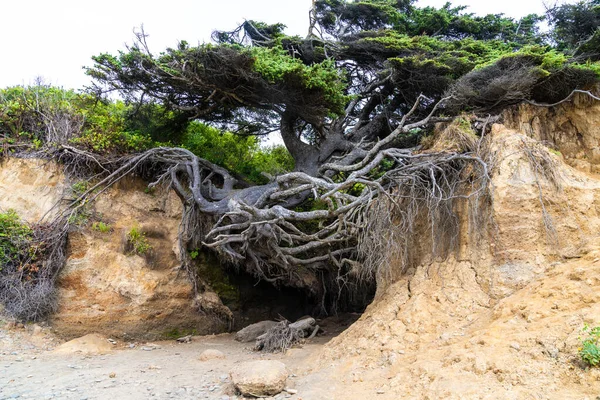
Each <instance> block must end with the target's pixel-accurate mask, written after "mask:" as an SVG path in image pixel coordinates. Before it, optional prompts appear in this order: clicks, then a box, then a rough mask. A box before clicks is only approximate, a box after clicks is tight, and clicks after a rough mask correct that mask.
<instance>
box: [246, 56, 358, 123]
mask: <svg viewBox="0 0 600 400" xmlns="http://www.w3.org/2000/svg"><path fill="white" fill-rule="evenodd" d="M249 51H250V54H251V56H252V58H253V60H254V63H253V64H252V69H253V70H254V71H255V72H257V73H258V74H260V75H261V76H262V77H263V78H264V79H265V80H266V81H267V82H269V83H270V84H285V85H298V86H300V88H302V89H304V90H315V91H318V92H321V93H323V98H324V100H325V102H326V103H327V104H328V105H329V108H330V110H331V112H332V113H334V114H335V113H342V112H343V110H344V105H345V104H346V102H347V101H348V98H347V97H346V96H345V94H344V89H345V87H346V85H345V82H344V80H343V77H342V75H341V74H340V72H339V71H338V70H337V68H336V66H335V64H334V63H333V62H332V61H331V60H325V61H322V62H320V63H316V64H312V65H305V64H304V63H303V62H302V60H300V59H298V58H294V57H291V56H290V55H289V53H288V52H287V51H285V50H284V49H283V48H282V47H281V46H275V47H271V48H266V47H251V48H250V50H249Z"/></svg>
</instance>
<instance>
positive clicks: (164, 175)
mask: <svg viewBox="0 0 600 400" xmlns="http://www.w3.org/2000/svg"><path fill="white" fill-rule="evenodd" d="M410 3H411V2H410V1H393V0H369V1H366V0H365V1H351V2H350V1H348V2H347V1H340V0H318V1H315V2H314V4H313V8H312V10H311V13H310V28H309V34H308V36H307V37H306V38H299V37H289V36H286V35H284V34H283V28H284V27H283V26H282V25H279V24H277V25H266V24H263V23H260V22H254V21H246V22H245V23H244V24H243V25H241V26H240V27H238V28H237V29H235V30H234V31H231V32H215V33H214V34H213V39H214V40H215V43H213V44H203V45H199V46H196V47H191V46H189V45H188V44H187V43H186V42H180V43H179V45H178V47H177V48H173V49H167V50H166V51H165V52H164V53H160V54H159V55H157V56H155V55H153V54H152V53H151V51H150V49H149V48H148V46H147V43H146V35H145V34H144V32H143V31H142V32H140V33H138V34H137V41H136V42H135V44H134V45H132V46H131V47H129V48H128V49H127V51H124V52H121V53H120V54H119V55H118V56H112V55H109V54H102V55H99V56H96V57H94V61H95V64H94V66H92V67H90V68H88V69H87V73H88V74H89V75H90V76H92V77H93V78H94V79H95V82H96V86H95V89H96V90H97V91H98V92H100V93H106V92H109V91H118V92H119V93H120V94H121V95H123V96H124V97H125V98H126V99H128V100H130V101H135V102H145V101H154V102H160V103H162V104H164V105H166V106H167V107H169V108H171V109H173V110H177V111H178V112H182V113H187V114H188V115H189V118H190V119H200V120H203V121H205V122H207V123H209V124H213V125H216V126H219V127H222V128H223V129H227V130H230V131H232V132H234V133H237V134H239V135H266V134H268V133H270V132H274V131H279V132H280V133H281V137H282V139H283V142H284V144H285V146H286V147H287V149H288V150H289V152H290V153H291V155H292V157H293V158H294V160H295V171H293V172H291V173H287V174H284V175H281V176H278V177H275V178H273V179H272V181H271V182H270V183H268V184H265V185H260V186H251V187H246V188H239V187H238V186H237V181H236V179H235V178H234V177H233V176H232V175H231V174H230V173H229V172H228V171H227V170H225V169H224V168H222V167H219V166H217V165H214V164H212V163H210V162H208V161H206V160H203V159H201V158H199V157H197V156H196V155H195V154H193V153H192V152H190V151H188V150H185V149H180V148H154V149H151V150H148V151H146V152H144V153H142V154H137V155H132V156H130V157H128V158H127V159H126V161H124V162H121V163H120V166H119V167H118V168H114V169H112V170H110V171H107V173H106V177H105V178H104V179H103V180H102V181H101V182H100V183H98V185H97V187H101V186H106V185H107V184H110V183H111V182H113V181H115V180H118V179H120V177H122V176H123V175H125V174H126V173H129V172H131V171H134V170H135V169H137V168H139V167H141V166H147V165H152V166H154V170H155V171H159V172H158V173H157V175H156V176H157V177H158V179H157V180H156V182H154V184H159V183H167V184H168V185H170V187H172V188H173V189H174V190H175V192H176V193H177V194H178V196H179V197H180V199H181V201H182V202H183V204H184V216H183V221H182V232H181V235H180V240H181V242H180V245H181V247H182V250H184V251H182V257H183V258H184V260H183V261H184V264H190V263H191V260H190V259H189V255H188V251H189V250H192V249H195V248H200V247H202V246H206V247H208V248H212V249H214V250H216V251H217V252H218V253H219V254H221V255H222V256H223V257H224V258H225V259H227V260H228V261H230V262H233V263H235V264H237V265H241V266H243V267H244V268H245V269H246V270H248V271H249V272H251V273H253V274H255V275H256V276H258V277H260V278H261V279H264V280H267V281H270V282H273V283H275V284H284V285H290V286H297V287H302V288H307V289H309V290H311V291H313V292H314V294H319V295H321V296H323V295H324V293H323V292H324V290H327V289H329V290H331V289H332V288H334V287H338V288H342V287H344V285H347V284H349V282H350V283H351V282H354V283H357V282H359V281H360V279H355V278H356V276H357V275H360V274H361V273H362V272H363V271H372V268H371V267H370V268H366V269H365V268H364V267H361V265H362V264H361V263H364V262H366V261H367V260H371V262H373V260H374V259H376V257H372V254H369V251H370V252H372V251H374V249H377V246H373V247H372V248H371V249H365V245H364V243H370V244H372V242H369V241H368V240H365V241H363V240H361V238H364V235H365V230H366V228H367V227H372V226H374V225H373V223H372V221H369V218H370V212H372V210H373V207H374V206H373V204H374V203H373V202H372V200H373V199H375V198H377V197H382V196H384V197H385V198H386V199H387V200H388V201H389V204H394V205H396V206H398V207H399V208H400V209H403V210H406V209H408V208H410V209H411V210H412V211H411V212H412V213H417V212H418V209H419V207H420V205H426V206H427V207H429V209H430V210H433V211H430V212H429V213H430V216H431V220H432V221H434V220H436V221H439V222H440V223H441V222H443V221H448V220H451V219H452V218H453V210H452V201H453V200H454V199H458V198H463V197H465V196H467V197H468V196H480V195H482V194H483V193H484V192H485V190H486V188H487V183H488V182H487V179H488V177H489V176H488V166H487V164H486V162H485V160H483V159H482V158H481V157H480V155H479V154H477V152H476V149H474V148H473V147H467V148H464V149H462V151H456V150H454V151H453V150H451V149H445V150H444V149H443V150H442V151H437V152H433V151H427V152H423V151H420V149H419V146H418V144H419V139H420V138H421V136H422V135H423V132H426V130H427V129H429V127H431V126H432V124H433V123H434V122H439V121H451V120H452V119H453V116H454V115H457V114H458V113H460V112H462V111H465V110H470V111H474V112H478V113H480V114H481V115H483V117H482V118H481V119H480V121H479V122H480V124H481V125H482V126H483V130H482V132H483V133H485V128H486V126H487V124H486V123H485V121H489V115H491V114H494V113H496V112H497V111H498V110H500V109H502V108H503V107H506V106H507V105H510V104H515V103H518V102H520V101H523V100H531V101H540V102H553V101H556V100H560V98H561V96H563V95H564V93H565V92H566V93H570V92H571V91H572V90H574V89H581V88H585V87H586V86H589V85H590V84H593V83H594V82H595V81H596V75H595V74H594V72H593V71H587V70H584V69H582V68H580V67H577V66H574V65H573V62H574V61H572V60H569V59H568V57H566V56H564V57H563V58H562V59H560V60H559V61H560V62H559V61H556V60H555V62H554V63H548V62H547V58H548V54H551V55H553V56H557V54H558V53H556V52H554V53H553V50H551V49H549V48H548V47H543V46H540V45H541V44H543V37H542V35H540V34H539V33H538V31H537V27H536V22H538V21H539V19H540V18H539V17H537V16H528V17H525V18H523V19H522V20H520V21H515V20H512V19H510V18H506V17H502V16H498V15H496V16H487V17H485V18H484V17H475V16H473V15H470V14H464V13H463V8H461V7H457V8H452V7H450V6H445V7H443V8H442V9H439V10H436V9H433V8H425V9H420V8H416V7H413V6H412V5H411V4H410ZM436 24H437V25H436ZM438 25H439V26H438ZM535 45H538V46H537V47H536V46H535ZM525 46H529V47H525ZM555 58H556V57H555ZM559 58H560V57H559ZM497 60H499V61H498V62H495V61H497ZM579 61H581V60H579ZM488 64H489V65H490V66H488V67H485V65H488ZM482 66H484V67H482ZM476 67H482V68H479V69H477V70H475V68H476ZM552 79H554V80H552ZM557 82H558V83H560V85H562V86H561V90H560V91H556V90H549V89H548V87H549V86H552V88H553V89H554V88H556V86H557ZM438 114H443V117H441V116H440V115H438ZM61 151H62V152H63V155H62V156H63V157H71V158H78V157H80V158H81V157H82V158H85V157H88V156H87V155H84V154H83V153H82V152H80V151H78V150H76V149H73V148H69V147H64V148H63V149H62V150H61ZM88 158H89V157H88ZM467 167H468V168H467ZM95 189H96V187H93V188H91V189H90V191H88V192H87V193H86V194H84V196H88V195H89V194H91V193H93V191H94V190H95ZM407 207H408V208H407ZM440 210H441V211H440ZM434 214H435V215H434ZM442 214H443V215H442ZM436 215H437V216H436ZM413 217H414V215H413ZM412 223H413V221H412V220H411V219H410V218H409V219H407V222H406V224H408V225H411V224H412ZM410 229H412V228H411V227H409V228H407V230H406V231H405V233H409V232H410ZM370 278H372V276H371V277H370ZM324 288H325V289H324ZM335 300H337V299H334V302H335ZM324 307H325V305H324Z"/></svg>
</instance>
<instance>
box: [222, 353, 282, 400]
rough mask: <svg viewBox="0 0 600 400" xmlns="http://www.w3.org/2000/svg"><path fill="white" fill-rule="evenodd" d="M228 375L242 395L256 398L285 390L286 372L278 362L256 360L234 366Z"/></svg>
mask: <svg viewBox="0 0 600 400" xmlns="http://www.w3.org/2000/svg"><path fill="white" fill-rule="evenodd" d="M229 375H230V376H231V381H232V382H233V385H234V386H235V388H236V389H237V390H239V392H240V393H241V394H242V395H249V396H255V397H257V396H273V395H276V394H278V393H280V392H281V391H282V390H283V389H284V388H285V384H286V381H287V376H288V372H287V368H286V367H285V364H283V363H281V362H279V361H273V360H258V361H248V362H245V363H242V364H240V365H238V366H236V367H235V368H234V369H233V370H232V371H231V372H230V374H229Z"/></svg>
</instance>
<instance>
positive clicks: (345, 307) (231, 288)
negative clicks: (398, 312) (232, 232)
mask: <svg viewBox="0 0 600 400" xmlns="http://www.w3.org/2000/svg"><path fill="white" fill-rule="evenodd" d="M206 261H208V263H206V264H205V265H209V266H210V265H212V268H210V273H207V272H209V271H207V270H205V269H204V268H201V276H204V277H207V278H208V283H209V284H210V285H211V287H212V289H213V290H215V292H217V294H218V295H219V297H220V298H221V301H222V302H223V304H224V305H225V306H227V307H228V308H229V309H230V310H231V311H232V312H233V315H234V325H233V330H234V331H235V330H239V329H241V328H243V327H245V326H248V325H250V324H253V323H255V322H259V321H264V320H275V321H277V320H281V319H287V320H288V321H292V322H293V321H296V320H298V319H299V318H301V317H304V316H311V317H313V318H317V319H319V318H326V317H331V316H337V315H344V314H362V312H364V310H365V308H366V307H367V305H369V304H370V303H371V302H372V300H373V297H374V295H375V285H374V284H365V285H361V286H360V287H356V286H352V285H345V286H343V287H339V286H337V285H336V284H330V286H331V287H323V289H321V288H319V289H320V291H315V290H314V289H315V288H313V290H309V289H308V288H297V287H289V286H283V285H278V286H275V285H273V284H272V283H270V282H267V281H265V280H259V279H258V278H257V277H255V276H253V275H250V274H249V273H247V272H245V271H242V270H240V269H237V268H232V267H227V266H223V265H219V263H218V261H217V259H216V257H215V258H212V257H210V256H209V257H207V259H206ZM211 261H212V262H211ZM327 278H328V277H326V276H324V277H322V279H323V282H334V280H331V279H327Z"/></svg>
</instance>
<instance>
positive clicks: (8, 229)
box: [0, 209, 35, 271]
mask: <svg viewBox="0 0 600 400" xmlns="http://www.w3.org/2000/svg"><path fill="white" fill-rule="evenodd" d="M32 241H33V230H32V229H31V228H30V227H29V226H27V225H26V224H24V223H23V222H21V219H20V218H19V216H18V215H17V213H16V211H15V210H12V209H9V210H7V211H5V212H0V271H2V269H3V267H4V266H5V265H7V264H9V263H10V264H16V265H19V264H21V263H23V262H25V261H26V260H28V259H30V258H31V257H32V256H34V255H35V248H34V247H32V245H31V243H32Z"/></svg>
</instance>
